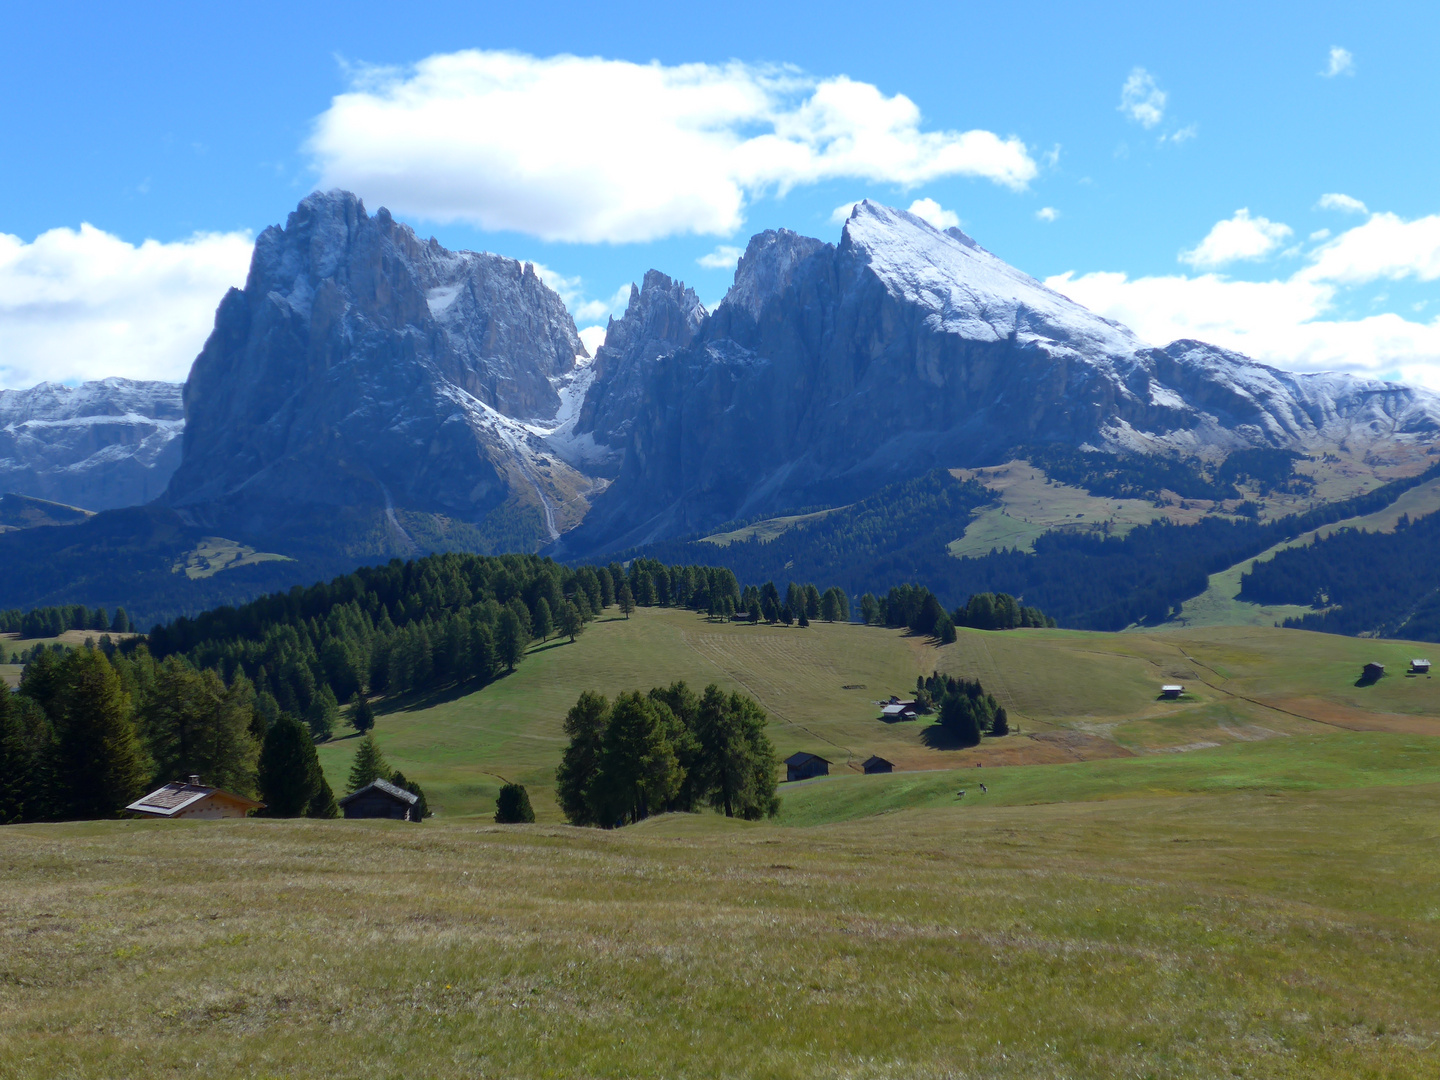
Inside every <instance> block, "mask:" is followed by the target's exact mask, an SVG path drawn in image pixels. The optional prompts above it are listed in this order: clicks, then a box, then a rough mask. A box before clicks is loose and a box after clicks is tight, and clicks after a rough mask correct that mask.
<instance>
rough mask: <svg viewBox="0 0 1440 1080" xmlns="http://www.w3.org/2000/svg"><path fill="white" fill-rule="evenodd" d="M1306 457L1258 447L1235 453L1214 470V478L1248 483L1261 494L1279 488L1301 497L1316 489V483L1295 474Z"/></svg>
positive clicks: (1289, 451) (1227, 481)
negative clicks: (1255, 487)
mask: <svg viewBox="0 0 1440 1080" xmlns="http://www.w3.org/2000/svg"><path fill="white" fill-rule="evenodd" d="M1304 460H1305V455H1304V454H1300V453H1297V452H1296V451H1294V450H1274V449H1271V448H1270V447H1265V446H1262V447H1257V448H1256V449H1254V450H1236V451H1235V452H1234V453H1233V454H1231V455H1230V456H1229V457H1227V458H1226V459H1225V460H1224V461H1223V462H1222V463H1221V465H1220V467H1219V468H1218V469H1216V470H1215V479H1217V480H1219V481H1221V482H1223V483H1231V484H1233V483H1235V482H1236V481H1239V480H1246V479H1248V480H1251V481H1253V482H1254V483H1255V484H1256V485H1257V486H1258V487H1259V488H1260V494H1261V495H1268V494H1270V492H1272V491H1274V490H1276V489H1279V490H1281V491H1287V492H1291V493H1293V494H1301V493H1304V492H1308V491H1313V490H1314V489H1315V481H1314V480H1312V479H1311V478H1310V477H1308V476H1306V475H1304V474H1303V473H1297V472H1296V471H1295V463H1296V462H1297V461H1304Z"/></svg>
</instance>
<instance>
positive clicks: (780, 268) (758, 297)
mask: <svg viewBox="0 0 1440 1080" xmlns="http://www.w3.org/2000/svg"><path fill="white" fill-rule="evenodd" d="M828 247H830V245H829V244H827V243H825V242H824V241H823V240H816V239H815V238H814V237H810V236H801V235H800V234H799V233H795V232H791V231H790V230H789V229H766V230H765V231H764V232H762V233H756V234H755V235H754V236H752V237H751V238H750V243H749V244H748V245H746V247H745V254H744V255H742V256H741V257H740V262H739V264H738V265H737V266H736V267H735V283H734V284H733V285H731V286H730V291H729V292H727V293H726V294H725V299H724V300H722V301H721V302H720V303H721V306H722V307H723V306H727V305H728V306H729V307H731V308H733V309H737V310H743V311H746V312H748V313H749V314H750V317H751V318H752V319H756V320H758V319H759V318H760V314H761V311H762V310H763V308H764V306H765V304H766V302H767V301H768V300H769V299H770V298H772V297H774V296H778V295H779V294H780V293H781V292H783V291H784V289H785V287H786V286H787V285H789V284H790V282H791V280H792V279H793V277H794V274H795V268H796V267H797V266H799V265H800V264H801V263H803V262H804V261H805V260H806V259H808V258H809V257H810V256H812V255H814V254H815V253H816V252H817V251H824V250H825V249H826V248H828Z"/></svg>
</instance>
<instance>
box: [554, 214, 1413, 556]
mask: <svg viewBox="0 0 1440 1080" xmlns="http://www.w3.org/2000/svg"><path fill="white" fill-rule="evenodd" d="M644 295H645V294H644V292H642V293H641V299H642V300H643V298H644ZM633 306H634V305H633V304H632V307H633ZM627 317H628V316H627ZM607 344H608V342H607ZM626 349H627V351H629V352H634V353H637V354H644V353H646V351H647V349H648V351H649V353H650V354H652V355H653V357H654V358H653V360H652V361H651V362H649V363H648V364H646V365H644V368H643V376H640V375H638V374H637V375H636V376H634V377H632V378H631V379H629V380H628V381H626V382H625V383H624V384H623V385H624V387H625V389H624V400H625V406H624V408H621V409H614V408H613V407H612V405H611V404H610V403H609V401H608V400H607V395H608V394H609V393H611V392H613V391H611V390H610V388H609V385H610V384H606V383H602V382H601V381H600V380H598V379H597V380H596V382H595V384H594V385H593V386H592V387H591V390H590V395H591V399H593V400H591V399H587V401H586V404H585V407H584V410H583V412H584V414H586V415H594V416H596V417H600V416H604V415H606V412H607V409H609V410H611V411H612V412H614V413H615V414H616V415H625V416H627V417H628V419H627V420H626V422H625V424H620V423H615V422H611V423H610V424H609V426H608V430H609V431H610V432H611V433H612V434H611V435H610V436H609V437H612V438H613V437H616V436H619V437H621V438H623V441H624V445H625V456H624V459H623V464H622V465H621V467H620V470H619V473H618V475H617V477H616V479H615V481H614V483H613V484H612V485H611V486H610V488H609V489H608V490H607V491H606V492H605V494H604V495H603V496H602V497H601V498H600V499H599V500H597V502H596V504H595V506H594V508H593V510H592V511H591V514H590V516H589V517H588V518H587V519H586V521H585V523H584V524H583V525H582V526H581V527H580V528H579V529H577V530H576V531H575V532H574V533H573V534H571V535H570V536H568V537H567V538H566V542H565V551H566V552H567V553H573V554H581V553H583V554H593V553H600V552H604V551H609V550H614V549H616V548H619V547H625V546H630V545H633V544H639V543H647V542H651V541H653V540H657V539H663V538H667V537H673V536H676V535H681V534H685V533H689V532H694V531H696V530H701V529H706V528H709V527H711V526H713V525H716V524H719V523H720V522H723V521H727V520H732V519H734V518H737V517H746V516H751V515H755V514H760V513H769V512H775V511H779V510H783V509H786V508H789V507H795V506H800V505H809V504H819V503H825V504H834V503H838V502H846V501H851V500H853V499H854V498H856V497H859V496H861V495H864V494H867V493H869V492H870V491H873V490H875V489H876V488H877V487H878V486H880V485H881V484H883V483H886V482H889V481H892V480H895V479H900V478H903V477H907V476H913V475H917V474H919V473H920V472H923V471H925V470H927V469H929V468H932V467H934V466H937V465H940V466H955V465H966V464H985V463H992V462H995V461H997V460H1002V459H1003V455H1004V453H1005V452H1006V451H1007V450H1008V449H1009V448H1011V447H1014V446H1016V445H1019V444H1023V443H1036V442H1051V441H1059V442H1064V443H1068V444H1071V445H1077V446H1091V447H1094V448H1105V449H1112V450H1115V449H1120V450H1135V451H1142V452H1143V451H1155V450H1170V449H1175V450H1181V451H1185V452H1191V453H1202V454H1203V453H1220V452H1223V451H1225V450H1228V449H1233V448H1238V447H1244V446H1257V445H1269V446H1287V447H1295V448H1305V447H1307V446H1313V445H1317V444H1321V443H1323V442H1325V441H1327V440H1337V441H1338V440H1339V439H1343V438H1356V437H1358V438H1366V437H1378V436H1379V435H1382V434H1383V435H1384V436H1385V437H1388V438H1394V437H1401V438H1403V437H1417V438H1430V437H1433V436H1434V435H1435V433H1436V432H1437V430H1440V399H1437V398H1436V397H1435V395H1433V394H1430V393H1428V392H1425V391H1421V390H1416V389H1413V388H1408V387H1400V386H1396V385H1394V384H1389V383H1383V382H1380V381H1378V380H1363V379H1355V378H1351V377H1349V376H1343V375H1333V374H1327V375H1296V374H1294V373H1290V372H1283V371H1279V370H1277V369H1274V368H1269V367H1266V366H1264V365H1260V364H1256V363H1254V362H1252V361H1250V360H1248V359H1247V358H1245V357H1243V356H1240V355H1238V354H1235V353H1231V352H1227V351H1225V350H1222V349H1217V348H1214V347H1212V346H1208V345H1204V344H1202V343H1199V342H1186V341H1182V342H1175V343H1173V344H1171V345H1169V346H1166V347H1165V348H1163V349H1156V348H1152V347H1150V346H1148V345H1146V344H1145V343H1144V342H1142V341H1140V340H1139V339H1138V338H1136V337H1135V335H1134V334H1132V333H1131V332H1130V331H1129V330H1127V329H1126V328H1125V327H1123V326H1121V325H1119V324H1117V323H1114V322H1111V321H1110V320H1107V319H1104V318H1101V317H1100V316H1098V315H1095V314H1094V313H1092V312H1090V311H1088V310H1087V309H1085V308H1083V307H1081V306H1080V305H1078V304H1076V303H1074V302H1073V301H1071V300H1069V299H1068V298H1067V297H1065V296H1063V295H1061V294H1060V293H1057V292H1055V291H1054V290H1052V289H1049V288H1047V287H1046V286H1044V285H1042V284H1041V283H1040V282H1038V281H1036V280H1035V279H1033V278H1031V277H1029V276H1028V275H1026V274H1024V273H1022V272H1020V271H1019V270H1016V269H1015V268H1014V267H1011V266H1009V265H1007V264H1006V263H1005V262H1003V261H1002V260H1001V259H999V258H997V257H996V256H994V255H992V254H991V253H990V252H988V251H986V250H985V249H984V248H982V247H980V246H979V245H978V244H977V243H975V241H974V240H972V239H971V238H970V237H968V236H966V235H965V234H964V233H963V232H961V231H960V230H958V229H950V230H947V231H945V232H941V231H939V230H937V229H935V228H934V227H932V226H931V225H929V224H928V223H927V222H925V221H923V220H921V219H919V218H916V217H914V216H913V215H910V214H907V213H904V212H902V211H898V210H891V209H888V208H886V207H882V206H878V205H875V204H873V203H868V202H867V203H861V204H859V205H857V207H856V208H855V210H854V212H853V213H852V215H851V217H850V219H849V220H848V221H847V223H846V225H845V229H844V233H843V235H842V238H841V241H840V243H839V245H838V246H837V245H830V244H824V243H821V242H820V241H818V240H814V239H810V238H806V237H802V236H798V235H797V234H795V233H791V232H788V231H783V230H782V231H778V232H766V233H762V234H760V235H759V236H756V237H755V238H754V239H752V240H751V242H750V245H749V247H748V249H747V251H746V253H745V256H744V258H743V259H742V260H741V261H740V264H739V266H738V267H737V270H736V277H735V283H734V285H733V287H732V288H731V289H730V291H729V293H728V294H727V295H726V297H725V299H724V301H723V302H722V303H721V304H720V306H719V307H718V308H717V309H716V311H715V312H714V314H713V315H711V316H709V317H708V318H706V319H704V320H703V322H701V323H700V324H699V325H698V326H697V327H696V328H695V330H694V332H693V334H691V340H689V341H688V342H671V341H663V342H657V343H655V344H653V345H645V344H642V343H640V342H638V341H635V340H629V341H627V345H626ZM626 425H628V426H626ZM602 426H603V425H602Z"/></svg>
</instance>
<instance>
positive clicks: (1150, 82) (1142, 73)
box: [1120, 67, 1168, 130]
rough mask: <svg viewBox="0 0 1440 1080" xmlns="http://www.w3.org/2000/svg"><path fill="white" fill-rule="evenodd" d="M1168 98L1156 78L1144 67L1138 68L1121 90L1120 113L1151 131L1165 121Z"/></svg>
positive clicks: (1132, 72)
mask: <svg viewBox="0 0 1440 1080" xmlns="http://www.w3.org/2000/svg"><path fill="white" fill-rule="evenodd" d="M1167 97H1168V95H1167V94H1166V93H1165V91H1164V90H1161V89H1160V87H1159V84H1157V83H1156V82H1155V76H1153V75H1151V74H1150V73H1149V72H1148V71H1146V70H1145V69H1144V68H1143V67H1137V68H1135V69H1133V70H1132V71H1131V72H1130V76H1129V78H1127V79H1126V80H1125V85H1124V86H1122V87H1121V88H1120V111H1121V112H1123V113H1124V114H1125V115H1126V116H1128V117H1129V118H1130V119H1131V120H1134V121H1135V122H1136V123H1137V124H1139V125H1140V126H1141V127H1143V128H1145V129H1146V130H1149V129H1150V128H1153V127H1154V126H1155V125H1156V124H1158V123H1160V121H1161V120H1163V119H1165V102H1166V99H1167Z"/></svg>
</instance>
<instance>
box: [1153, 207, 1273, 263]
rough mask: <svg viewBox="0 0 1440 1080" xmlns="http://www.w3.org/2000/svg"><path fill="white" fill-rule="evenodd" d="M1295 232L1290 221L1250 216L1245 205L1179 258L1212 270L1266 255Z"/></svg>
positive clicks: (1216, 224)
mask: <svg viewBox="0 0 1440 1080" xmlns="http://www.w3.org/2000/svg"><path fill="white" fill-rule="evenodd" d="M1292 232H1293V230H1292V229H1291V228H1290V226H1289V225H1282V224H1281V223H1280V222H1278V221H1271V220H1270V219H1269V218H1263V217H1251V216H1250V211H1249V210H1248V209H1243V208H1242V209H1240V210H1236V211H1235V214H1234V216H1233V217H1229V218H1226V219H1225V220H1224V221H1217V222H1216V223H1215V224H1214V226H1212V227H1211V229H1210V231H1209V232H1208V233H1207V234H1206V235H1205V239H1203V240H1201V241H1200V243H1199V244H1198V245H1197V246H1196V247H1195V248H1193V249H1192V250H1190V251H1185V252H1182V253H1181V255H1180V261H1181V262H1184V263H1189V264H1190V265H1191V266H1193V267H1196V268H1197V269H1201V270H1213V269H1216V268H1218V267H1221V266H1225V265H1226V264H1228V263H1232V262H1238V261H1240V260H1242V259H1263V258H1264V257H1265V256H1267V255H1270V254H1273V253H1274V252H1275V251H1276V250H1278V249H1279V247H1280V245H1281V244H1283V243H1284V242H1285V241H1286V240H1287V239H1288V238H1289V237H1290V236H1291V234H1292Z"/></svg>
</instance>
